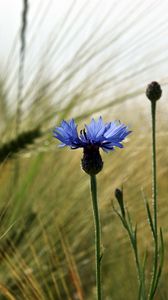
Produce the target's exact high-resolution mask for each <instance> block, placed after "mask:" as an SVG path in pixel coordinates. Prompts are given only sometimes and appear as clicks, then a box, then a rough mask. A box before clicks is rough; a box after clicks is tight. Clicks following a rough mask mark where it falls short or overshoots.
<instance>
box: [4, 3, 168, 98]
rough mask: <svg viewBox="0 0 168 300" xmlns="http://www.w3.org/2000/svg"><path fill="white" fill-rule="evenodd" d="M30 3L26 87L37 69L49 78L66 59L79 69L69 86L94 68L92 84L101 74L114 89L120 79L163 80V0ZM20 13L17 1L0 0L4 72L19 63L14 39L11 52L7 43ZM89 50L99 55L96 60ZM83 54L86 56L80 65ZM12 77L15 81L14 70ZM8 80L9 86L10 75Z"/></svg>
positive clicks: (167, 57)
mask: <svg viewBox="0 0 168 300" xmlns="http://www.w3.org/2000/svg"><path fill="white" fill-rule="evenodd" d="M29 4H30V8H29V14H28V32H27V36H26V46H27V47H26V62H25V78H27V79H26V80H27V81H26V82H27V85H28V82H29V81H30V83H31V80H32V78H33V76H35V75H33V74H35V73H37V72H38V71H39V67H40V65H43V67H45V72H44V74H47V76H50V79H51V80H52V77H54V76H55V74H58V73H59V72H60V74H61V69H62V67H63V66H64V65H67V64H68V63H70V62H71V61H72V62H73V68H75V64H76V67H78V66H80V65H81V68H80V77H79V76H77V78H74V79H73V85H74V82H75V83H79V81H80V80H81V79H82V78H85V77H87V76H88V74H91V73H92V72H94V70H95V71H96V72H97V74H98V76H97V78H95V79H94V80H96V81H97V84H99V81H100V82H101V80H102V76H103V80H107V84H108V80H109V78H111V76H113V77H114V82H115V81H116V83H115V84H116V87H117V84H119V82H120V83H121V82H122V80H123V83H122V84H123V86H124V84H125V86H127V87H128V86H129V85H130V78H131V83H134V82H135V84H136V81H138V84H139V85H143V84H144V82H146V81H150V80H151V79H153V78H155V79H157V80H164V79H165V77H166V78H167V77H168V76H167V70H168V63H167V61H168V1H167V0H147V1H145V0H120V1H118V0H104V1H102V0H101V1H100V0H90V1H88V0H61V1H60V0H29ZM21 12H22V1H21V0H0V41H1V47H0V66H1V70H3V72H4V71H5V69H6V65H5V64H6V62H7V59H8V56H9V54H10V60H11V67H9V70H8V73H9V74H10V70H12V71H13V70H14V68H16V69H17V68H18V63H19V47H20V44H19V38H17V47H16V48H14V50H13V48H12V45H13V43H14V38H15V37H16V36H17V33H18V32H19V30H20V22H21ZM93 33H94V35H93ZM88 37H89V39H88ZM53 45H55V47H54V46H53ZM102 45H103V47H102ZM11 49H12V51H11ZM94 51H97V52H98V54H97V55H96V57H94V55H93V53H94ZM82 53H85V54H88V56H89V57H90V62H89V64H85V66H84V67H82V64H83V56H82ZM108 59H109V60H110V63H108V64H107V66H106V64H105V63H104V64H103V66H102V67H101V61H108ZM158 62H159V64H158ZM8 65H9V64H8ZM146 66H149V67H148V72H145V68H146ZM10 68H11V69H10ZM106 68H107V69H106ZM97 70H98V71H97ZM64 73H65V72H64ZM139 73H141V74H142V75H141V81H140V79H139ZM11 74H12V75H11V76H15V77H16V74H15V73H14V71H13V73H11ZM132 74H134V76H132ZM26 76H27V77H26ZM90 78H91V77H90ZM8 80H9V82H10V80H11V82H13V81H12V78H11V79H10V76H9V78H8ZM90 80H91V79H90ZM9 85H10V84H9ZM69 88H71V87H69ZM88 88H89V87H88ZM131 88H132V89H133V88H134V85H132V86H131ZM110 93H111V91H110Z"/></svg>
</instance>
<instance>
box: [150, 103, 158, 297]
mask: <svg viewBox="0 0 168 300" xmlns="http://www.w3.org/2000/svg"><path fill="white" fill-rule="evenodd" d="M151 113H152V200H153V220H154V232H155V234H154V243H155V253H154V266H153V277H152V283H151V289H150V293H149V299H150V300H151V299H153V297H154V294H153V290H155V281H156V275H157V269H158V225H157V223H158V222H157V210H158V203H157V178H156V101H151Z"/></svg>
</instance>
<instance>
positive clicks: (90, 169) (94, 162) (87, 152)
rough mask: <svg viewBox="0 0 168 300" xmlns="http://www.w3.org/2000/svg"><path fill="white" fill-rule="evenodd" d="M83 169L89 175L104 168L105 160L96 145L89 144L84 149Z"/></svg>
mask: <svg viewBox="0 0 168 300" xmlns="http://www.w3.org/2000/svg"><path fill="white" fill-rule="evenodd" d="M81 163H82V169H83V170H84V171H85V172H86V173H87V174H89V175H96V174H98V173H99V172H100V171H101V170H102V168H103V161H102V158H101V155H100V152H99V147H98V146H96V145H88V146H87V147H85V148H84V149H83V158H82V160H81Z"/></svg>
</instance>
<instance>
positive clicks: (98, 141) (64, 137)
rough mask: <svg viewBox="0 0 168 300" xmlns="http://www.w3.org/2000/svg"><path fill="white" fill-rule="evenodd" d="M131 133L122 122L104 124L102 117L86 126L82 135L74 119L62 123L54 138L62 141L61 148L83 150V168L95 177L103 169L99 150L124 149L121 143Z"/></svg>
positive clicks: (57, 128) (56, 129) (55, 131)
mask: <svg viewBox="0 0 168 300" xmlns="http://www.w3.org/2000/svg"><path fill="white" fill-rule="evenodd" d="M130 132H131V131H129V130H128V127H127V126H125V125H124V124H121V123H120V122H110V123H106V124H104V122H103V120H102V117H99V119H98V120H97V121H95V120H94V119H92V120H91V122H90V124H89V125H85V128H84V129H83V130H81V131H80V134H78V131H77V125H76V124H75V121H74V120H73V119H72V120H70V121H69V122H66V121H62V122H61V125H60V126H59V127H56V128H55V129H54V137H55V138H57V139H58V140H59V141H61V144H60V145H59V146H60V147H65V146H69V147H70V148H71V149H77V148H83V152H84V155H83V158H82V160H81V161H82V168H83V170H84V171H85V172H86V173H88V174H90V175H93V174H97V173H99V172H100V171H101V170H102V168H103V161H102V158H101V156H100V153H99V148H102V150H103V151H105V152H109V151H112V150H114V148H115V147H119V148H123V145H122V144H121V142H122V141H123V140H124V139H125V137H126V136H127V135H128V134H129V133H130Z"/></svg>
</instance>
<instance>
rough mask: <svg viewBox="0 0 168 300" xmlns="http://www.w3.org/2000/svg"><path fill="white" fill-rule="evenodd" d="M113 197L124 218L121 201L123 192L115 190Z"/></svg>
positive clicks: (122, 202)
mask: <svg viewBox="0 0 168 300" xmlns="http://www.w3.org/2000/svg"><path fill="white" fill-rule="evenodd" d="M115 197H116V199H117V201H118V204H119V206H120V209H121V213H122V216H123V217H125V208H124V201H123V191H122V190H120V189H116V190H115Z"/></svg>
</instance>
